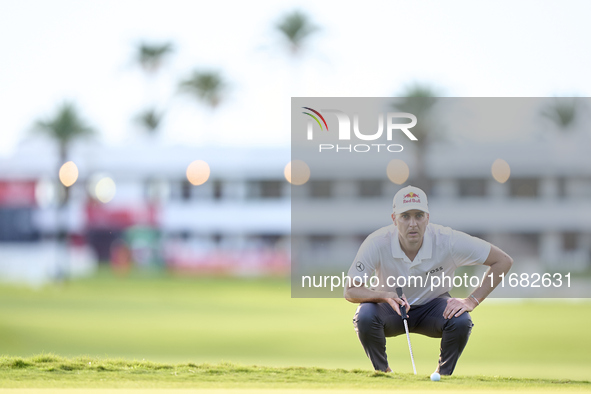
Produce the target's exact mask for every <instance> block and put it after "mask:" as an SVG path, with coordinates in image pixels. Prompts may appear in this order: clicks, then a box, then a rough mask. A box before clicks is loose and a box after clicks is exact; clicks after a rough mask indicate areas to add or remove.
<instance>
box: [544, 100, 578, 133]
mask: <svg viewBox="0 0 591 394" xmlns="http://www.w3.org/2000/svg"><path fill="white" fill-rule="evenodd" d="M578 109H579V105H578V101H577V98H576V97H561V98H559V97H556V98H554V101H553V102H552V103H549V104H548V105H546V107H544V108H543V109H542V116H544V117H546V118H548V119H550V120H551V121H552V123H554V124H555V125H556V126H558V128H559V129H560V130H562V131H568V130H569V129H571V128H572V127H571V126H572V125H573V124H574V123H575V120H576V119H577V115H578V112H579V111H578Z"/></svg>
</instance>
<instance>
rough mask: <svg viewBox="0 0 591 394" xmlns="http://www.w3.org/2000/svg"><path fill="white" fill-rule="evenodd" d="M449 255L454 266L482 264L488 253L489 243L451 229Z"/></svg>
mask: <svg viewBox="0 0 591 394" xmlns="http://www.w3.org/2000/svg"><path fill="white" fill-rule="evenodd" d="M450 247H451V256H452V258H453V262H454V264H455V265H456V267H462V266H466V265H478V264H484V262H485V261H486V259H487V258H488V255H489V253H490V248H491V246H490V244H489V243H488V242H486V241H484V240H482V239H480V238H476V237H472V236H470V235H468V234H466V233H463V232H461V231H455V230H453V232H452V236H451V244H450Z"/></svg>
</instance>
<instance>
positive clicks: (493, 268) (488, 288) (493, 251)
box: [472, 245, 513, 302]
mask: <svg viewBox="0 0 591 394" xmlns="http://www.w3.org/2000/svg"><path fill="white" fill-rule="evenodd" d="M484 265H488V266H489V267H490V268H489V269H488V272H487V273H486V280H484V281H483V282H482V284H481V285H480V287H479V288H477V289H476V290H474V291H473V292H472V295H473V296H474V297H476V299H477V300H478V302H482V301H483V300H484V299H485V298H486V297H488V295H489V294H490V293H491V292H492V291H493V290H494V289H495V287H497V286H498V285H499V283H501V279H502V277H501V274H505V275H506V274H507V272H509V270H510V269H511V266H512V265H513V259H512V258H511V257H510V256H509V255H508V254H507V253H505V252H503V251H502V250H501V249H499V248H497V247H496V246H494V245H491V248H490V253H489V254H488V258H487V259H486V261H485V262H484ZM491 274H492V283H491Z"/></svg>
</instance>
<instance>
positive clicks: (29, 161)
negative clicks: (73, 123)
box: [0, 134, 591, 283]
mask: <svg viewBox="0 0 591 394" xmlns="http://www.w3.org/2000/svg"><path fill="white" fill-rule="evenodd" d="M581 136H582V137H577V138H579V139H577V138H575V139H572V138H571V142H570V143H568V144H564V143H563V144H562V147H560V146H559V147H558V148H557V146H558V145H557V144H558V142H557V141H559V140H560V139H559V138H558V137H557V138H556V139H550V140H546V141H538V142H535V143H532V142H527V143H523V144H512V146H511V147H507V146H502V147H501V146H498V145H495V144H480V145H475V144H471V145H470V144H468V145H466V144H462V145H454V144H450V143H443V142H442V143H438V144H433V145H431V146H430V147H429V150H428V152H427V154H426V157H427V158H428V159H427V161H426V174H427V181H426V183H425V184H424V188H425V189H426V191H427V193H428V195H429V203H430V207H431V211H432V215H431V217H432V219H431V221H432V222H435V223H439V224H443V225H447V226H450V227H452V228H455V229H459V230H463V231H466V232H468V233H470V234H473V235H476V236H480V237H482V238H484V239H486V240H488V241H490V242H492V243H495V244H497V245H499V246H501V247H502V248H503V249H504V250H506V251H507V252H508V253H509V254H510V255H511V256H513V257H514V259H515V261H516V269H518V270H520V269H528V267H529V268H532V267H533V268H535V269H537V270H539V269H540V268H542V269H551V270H553V271H556V270H560V271H584V270H587V269H589V266H590V257H591V217H589V216H590V215H591V157H590V156H589V155H586V154H585V149H586V147H587V146H588V144H586V143H584V142H585V141H587V137H586V136H585V135H584V134H581ZM581 138H582V139H581ZM556 149H562V152H561V154H560V157H566V158H567V159H565V160H560V162H554V161H552V157H554V156H553V155H554V153H553V152H555V151H556ZM499 151H501V152H502V153H503V163H504V164H505V165H506V166H508V168H507V169H505V170H503V169H502V168H501V172H503V171H504V173H496V174H495V170H494V169H493V167H494V165H497V164H498V162H496V161H495V159H494V158H495V157H496V156H495V155H497V153H498V152H499ZM487 152H488V153H487ZM524 152H527V154H524ZM70 157H71V158H72V161H73V162H75V163H76V166H77V168H78V171H79V176H78V178H77V180H76V182H75V183H74V184H73V185H72V186H70V187H69V189H70V191H69V200H68V204H67V206H66V207H65V209H60V204H59V200H60V199H59V192H60V190H61V189H60V188H59V187H58V184H57V180H56V179H55V176H54V174H55V171H54V170H53V169H54V168H55V164H56V162H55V155H54V154H52V153H51V152H50V151H48V150H47V147H46V146H44V145H43V144H40V143H36V142H34V141H33V142H29V143H25V144H22V145H21V146H20V148H19V149H18V151H17V152H16V153H15V154H14V155H13V156H12V157H9V158H4V159H2V160H0V174H2V176H1V179H0V217H1V220H0V262H1V263H0V270H1V272H0V275H1V277H2V278H3V280H9V281H21V282H23V281H24V282H29V283H43V282H44V281H48V280H56V279H60V278H66V277H72V276H77V275H89V274H91V273H92V272H94V270H96V267H97V265H98V264H100V263H104V264H111V265H112V266H113V268H114V269H118V270H121V271H123V272H124V271H125V270H127V269H129V268H130V267H131V265H135V266H137V267H139V268H157V269H161V268H166V269H169V270H173V271H175V272H181V273H192V274H224V275H287V274H288V273H289V263H290V258H289V256H290V241H291V240H290V236H291V214H292V212H291V195H292V193H297V196H298V198H299V199H300V201H302V200H303V201H304V202H305V204H306V210H307V212H308V215H309V216H307V217H309V218H310V219H307V220H306V222H305V228H304V229H302V226H301V225H300V226H298V234H294V238H295V239H294V241H295V242H296V244H299V245H302V244H301V242H304V243H305V247H304V248H303V249H305V250H306V251H307V253H308V255H307V256H305V258H306V260H308V261H309V262H310V263H311V264H314V263H315V262H318V263H320V262H322V264H325V265H326V264H327V263H329V264H330V265H337V266H342V267H343V269H344V270H346V268H347V267H348V265H349V264H350V262H351V260H352V259H353V258H354V256H355V253H356V251H357V248H358V247H359V245H360V244H361V242H362V241H363V239H365V237H366V236H367V235H368V234H369V233H371V232H372V231H374V230H375V229H377V228H379V227H381V226H384V225H388V224H389V223H390V222H391V221H390V218H389V215H390V207H391V201H392V197H393V194H394V193H395V191H396V190H397V189H398V188H399V187H401V186H404V185H406V184H411V183H413V177H412V175H411V177H410V178H409V179H408V180H407V181H406V182H405V183H404V184H402V185H400V186H398V185H396V184H394V183H393V182H392V181H391V180H390V179H388V177H387V176H385V172H384V174H375V178H372V177H371V176H368V174H367V173H366V172H365V171H363V170H361V169H360V170H359V171H358V172H357V173H356V172H355V169H354V168H353V169H351V170H349V171H347V177H346V179H338V178H334V177H330V179H329V178H327V179H319V178H318V177H315V178H313V179H312V180H310V181H309V182H306V183H305V184H303V185H299V186H296V185H291V184H290V183H289V182H288V181H287V179H286V177H285V176H284V170H285V166H286V165H287V160H288V159H286V158H289V150H288V149H277V148H259V149H248V150H245V149H240V148H209V149H203V150H196V149H194V148H187V147H169V148H163V147H161V146H158V145H155V144H143V145H136V146H134V147H132V148H126V149H117V148H108V147H100V146H99V147H97V146H94V145H92V144H88V143H79V144H76V145H75V146H74V149H72V152H71V155H70ZM196 157H198V158H199V159H200V160H202V161H203V162H205V163H207V165H208V167H209V170H210V172H209V170H208V171H206V172H207V173H206V174H205V176H204V177H202V180H201V181H202V182H203V183H202V184H199V185H195V184H193V183H191V182H190V179H191V173H190V172H191V170H190V164H191V163H193V162H194V161H195V158H196ZM392 157H398V156H396V155H393V156H392ZM405 160H406V161H407V162H408V165H409V167H410V168H414V167H415V166H416V163H415V162H414V160H415V158H414V156H412V155H409V156H406V159H405ZM495 163H496V164H495ZM497 172H498V170H497ZM500 181H503V182H502V183H501V182H500ZM343 199H345V200H347V201H348V202H350V203H353V204H362V205H363V206H364V207H370V208H369V209H370V211H372V212H373V213H372V214H369V215H368V214H367V212H368V211H367V209H365V211H364V215H361V216H359V217H355V216H354V215H355V213H354V212H347V213H344V214H345V215H348V216H350V217H351V222H353V223H354V224H355V225H354V226H343V227H342V229H341V230H340V231H337V232H335V231H330V232H329V231H324V230H323V224H322V223H321V222H320V221H319V220H314V218H315V217H317V218H320V217H321V215H320V213H321V212H322V210H324V209H326V207H327V204H333V203H334V201H335V200H338V201H343ZM61 225H65V229H66V231H65V234H61V233H60V231H61V227H60V226H61ZM63 241H66V243H65V245H67V247H64V242H63ZM327 258H329V259H330V261H328V262H327V261H326V259H327Z"/></svg>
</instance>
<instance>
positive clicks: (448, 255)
mask: <svg viewBox="0 0 591 394" xmlns="http://www.w3.org/2000/svg"><path fill="white" fill-rule="evenodd" d="M490 248H491V245H490V244H489V243H488V242H486V241H484V240H482V239H480V238H476V237H472V236H470V235H468V234H466V233H463V232H461V231H456V230H452V229H451V228H449V227H444V226H440V225H438V224H432V223H429V224H428V225H427V229H426V230H425V234H424V236H423V244H422V245H421V249H419V253H418V254H417V256H416V257H415V259H414V260H413V261H410V259H409V258H408V256H406V254H405V253H404V252H403V251H402V248H401V247H400V241H399V240H398V228H397V227H396V226H395V225H394V224H391V225H389V226H386V227H382V228H381V229H379V230H377V231H374V232H373V233H371V234H370V235H369V236H368V237H367V238H366V239H365V241H363V243H362V244H361V247H360V248H359V251H358V252H357V256H356V257H355V261H354V262H353V264H352V265H351V268H350V269H349V273H348V276H349V277H350V278H351V279H352V280H356V281H357V283H358V284H359V283H362V282H361V281H362V280H364V275H365V281H364V282H363V283H366V282H367V284H368V287H370V288H372V289H374V290H378V291H396V287H398V286H400V284H405V285H404V286H401V287H402V288H403V290H404V294H405V295H406V298H407V300H408V303H409V304H411V305H421V304H424V303H426V302H428V301H430V300H432V299H433V298H436V297H438V296H440V295H442V294H444V293H446V292H448V291H450V290H451V289H452V287H453V286H452V284H453V282H452V281H451V280H445V279H444V278H445V277H450V278H452V279H453V277H454V272H455V270H456V268H458V267H461V266H465V265H477V264H483V263H484V262H485V261H486V259H487V257H488V255H489V253H490ZM374 275H375V276H376V277H377V282H376V279H375V278H374V279H372V280H373V282H369V278H371V277H372V276H374ZM434 275H437V276H439V278H441V279H442V280H439V281H438V280H437V279H435V278H431V276H434ZM355 278H358V279H355ZM437 284H439V286H434V285H437ZM432 287H433V290H432Z"/></svg>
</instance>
